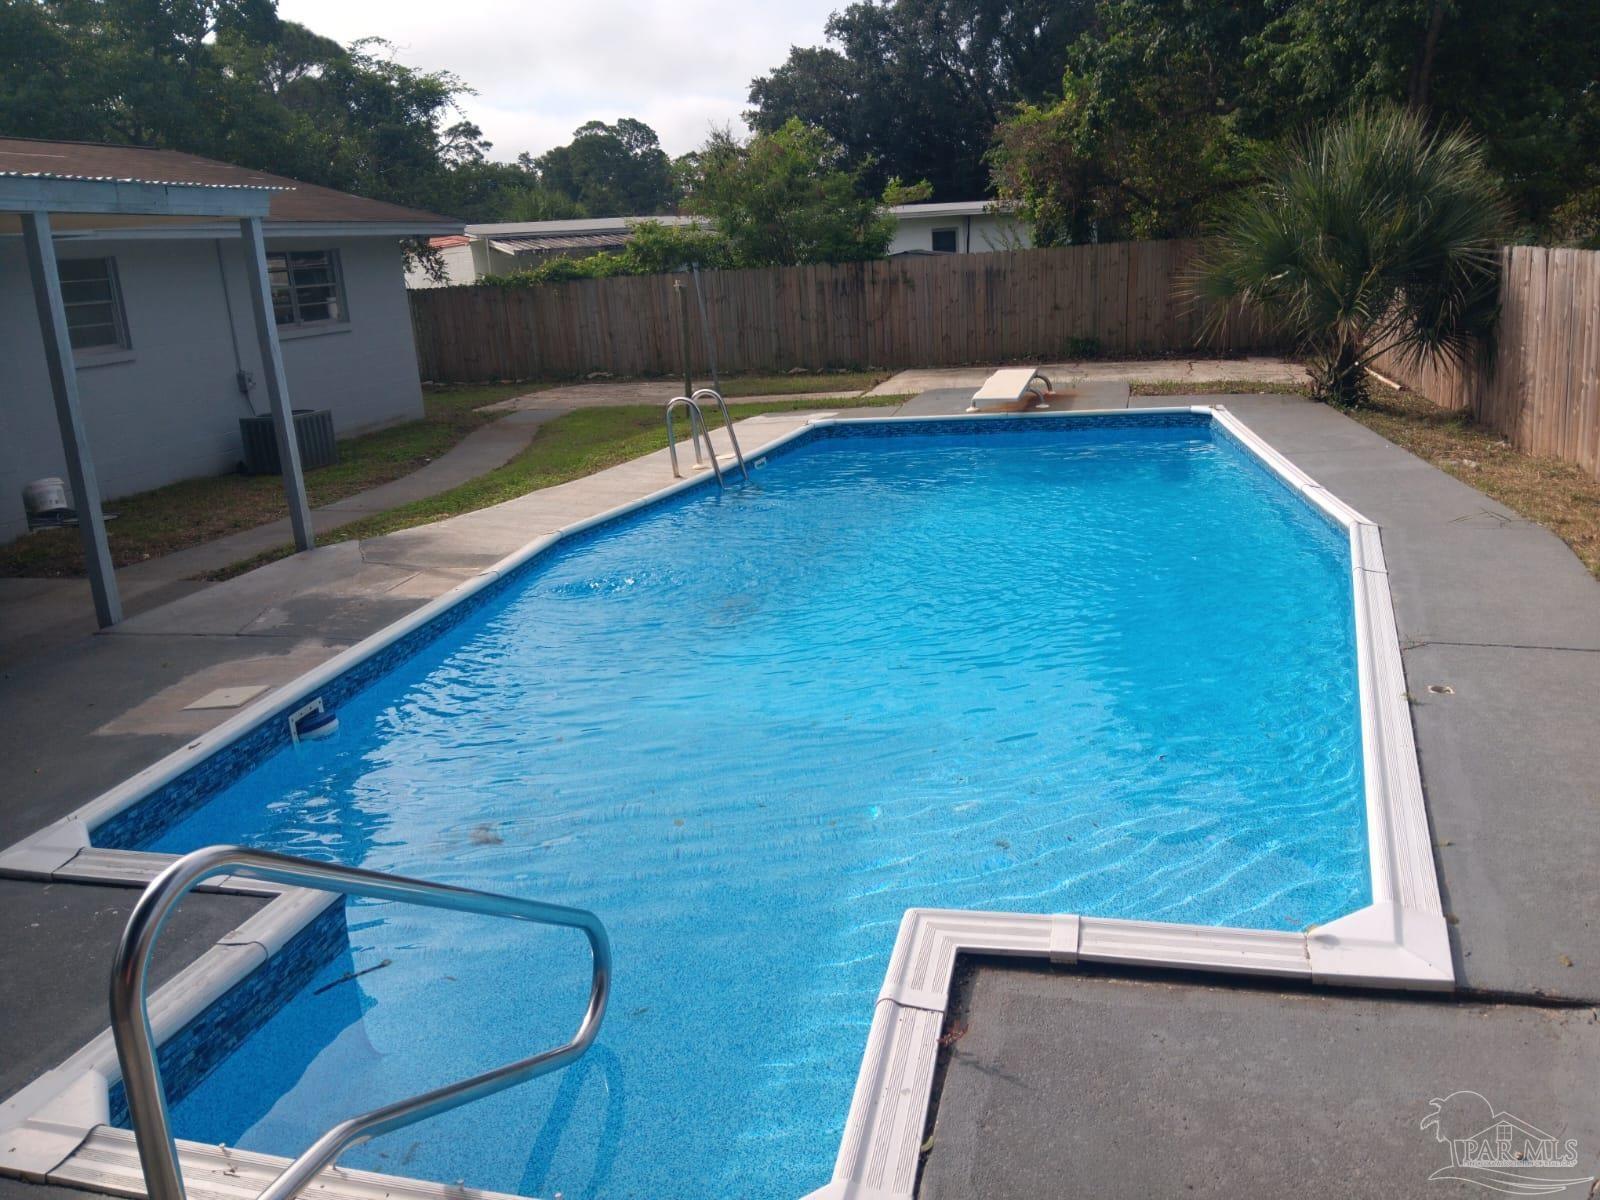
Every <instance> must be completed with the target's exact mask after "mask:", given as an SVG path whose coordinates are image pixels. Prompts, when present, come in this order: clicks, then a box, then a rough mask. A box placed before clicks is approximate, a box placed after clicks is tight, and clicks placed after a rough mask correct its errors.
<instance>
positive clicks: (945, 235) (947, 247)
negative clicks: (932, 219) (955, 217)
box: [933, 229, 958, 254]
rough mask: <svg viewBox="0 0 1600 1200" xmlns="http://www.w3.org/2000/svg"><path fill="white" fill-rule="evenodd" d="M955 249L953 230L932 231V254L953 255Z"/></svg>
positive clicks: (954, 232)
mask: <svg viewBox="0 0 1600 1200" xmlns="http://www.w3.org/2000/svg"><path fill="white" fill-rule="evenodd" d="M957 249H958V246H957V243H956V231H955V230H954V229H935V230H934V231H933V252H934V253H935V254H954V253H955V252H956V250H957Z"/></svg>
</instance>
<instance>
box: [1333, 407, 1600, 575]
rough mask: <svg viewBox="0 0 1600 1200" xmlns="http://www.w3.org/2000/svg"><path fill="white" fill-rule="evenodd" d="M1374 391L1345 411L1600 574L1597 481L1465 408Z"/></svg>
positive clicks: (1599, 514)
mask: <svg viewBox="0 0 1600 1200" xmlns="http://www.w3.org/2000/svg"><path fill="white" fill-rule="evenodd" d="M1373 393H1374V394H1373V396H1372V398H1371V399H1370V400H1369V401H1368V402H1367V403H1366V404H1365V405H1363V406H1362V407H1360V408H1356V409H1350V410H1346V415H1347V416H1349V417H1350V418H1352V419H1353V420H1356V421H1359V422H1361V424H1363V425H1365V426H1366V427H1367V428H1368V429H1371V430H1373V431H1374V432H1375V433H1380V434H1382V435H1383V436H1384V437H1386V438H1388V439H1389V440H1390V441H1391V442H1393V443H1395V445H1397V446H1401V447H1403V448H1404V449H1406V450H1409V451H1411V453H1413V454H1415V455H1416V456H1417V457H1418V458H1420V459H1422V460H1424V461H1425V462H1428V463H1431V464H1432V465H1433V466H1436V467H1438V468H1439V469H1440V470H1441V471H1446V472H1448V473H1449V474H1451V475H1454V476H1455V477H1456V478H1457V479H1459V480H1461V481H1462V482H1463V483H1466V484H1469V485H1471V486H1472V487H1475V488H1477V489H1478V490H1479V491H1480V492H1482V493H1484V495H1486V496H1492V497H1493V498H1494V499H1496V500H1498V501H1500V503H1501V504H1504V505H1505V506H1506V507H1507V508H1510V509H1513V510H1515V511H1516V512H1517V513H1519V514H1521V515H1522V516H1524V517H1526V518H1527V519H1528V520H1530V521H1533V522H1535V523H1537V524H1539V525H1543V526H1544V527H1545V528H1546V529H1548V530H1550V532H1552V533H1554V534H1555V535H1556V536H1557V537H1559V538H1561V540H1562V541H1564V542H1566V543H1567V545H1569V546H1571V547H1572V552H1573V553H1574V554H1576V555H1577V556H1578V557H1579V559H1581V560H1582V561H1583V564H1584V566H1586V567H1588V568H1589V570H1590V571H1592V572H1593V573H1594V574H1595V576H1596V577H1600V480H1596V479H1594V478H1593V477H1592V476H1589V475H1587V474H1585V473H1584V472H1583V471H1582V470H1580V469H1579V468H1578V467H1577V466H1576V465H1574V464H1572V463H1564V462H1559V461H1557V460H1556V459H1553V458H1535V457H1533V456H1532V455H1529V454H1524V453H1522V452H1521V451H1520V450H1516V449H1514V448H1513V447H1512V445H1511V443H1510V442H1508V441H1506V439H1505V438H1503V437H1501V436H1500V435H1499V434H1497V433H1494V432H1492V431H1490V430H1488V429H1485V428H1484V427H1483V426H1482V425H1479V424H1478V423H1477V422H1476V421H1474V420H1473V419H1472V418H1471V416H1469V415H1468V414H1467V413H1464V412H1452V411H1450V410H1448V409H1443V408H1439V407H1438V406H1437V405H1435V404H1433V403H1432V402H1431V401H1430V400H1428V399H1427V398H1425V397H1423V396H1418V395H1416V394H1415V393H1413V392H1410V391H1400V392H1393V391H1389V390H1387V389H1383V388H1374V389H1373Z"/></svg>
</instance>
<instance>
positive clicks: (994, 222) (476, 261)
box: [406, 200, 1033, 288]
mask: <svg viewBox="0 0 1600 1200" xmlns="http://www.w3.org/2000/svg"><path fill="white" fill-rule="evenodd" d="M889 214H890V215H891V216H893V217H894V219H895V220H896V222H898V228H897V229H896V230H895V235H894V240H893V241H892V242H891V243H890V244H889V251H888V252H889V254H890V255H895V254H987V253H989V252H991V251H995V250H1025V249H1027V248H1029V247H1030V246H1032V245H1033V240H1032V239H1031V238H1030V237H1029V236H1028V227H1027V225H1025V224H1024V223H1023V222H1022V221H1020V220H1018V219H1017V218H1016V217H1014V216H1012V215H1011V214H1010V213H1007V212H1001V211H998V210H997V209H996V208H995V205H994V202H993V201H992V200H962V201H958V202H954V203H949V204H900V205H896V206H895V207H893V208H891V209H889ZM637 221H660V222H662V223H663V224H667V225H691V224H694V221H695V218H693V217H670V216H669V217H581V218H578V219H577V220H570V221H511V222H502V223H499V224H490V225H468V226H467V227H466V234H465V236H463V237H443V238H434V239H433V247H434V249H435V250H437V251H438V252H439V256H440V258H441V259H442V260H443V262H444V268H445V278H444V279H442V280H434V279H430V278H428V276H427V275H425V274H424V273H423V272H421V271H420V270H417V269H416V268H415V267H413V268H412V270H411V271H410V273H409V274H408V275H407V276H406V286H407V287H414V288H426V287H442V286H446V285H450V284H462V283H476V282H477V281H478V280H480V279H483V278H484V277H486V276H489V275H509V274H511V273H512V272H513V271H525V270H527V269H528V268H530V267H533V266H536V265H537V264H539V263H541V262H543V261H544V260H545V259H547V258H555V257H558V256H561V257H570V258H581V257H584V256H587V255H590V254H598V253H600V252H601V251H612V252H615V251H617V250H621V249H622V247H624V246H626V245H627V244H628V239H629V237H630V236H631V235H630V233H629V231H628V226H629V224H630V223H632V222H637Z"/></svg>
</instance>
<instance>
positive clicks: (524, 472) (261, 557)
mask: <svg viewBox="0 0 1600 1200" xmlns="http://www.w3.org/2000/svg"><path fill="white" fill-rule="evenodd" d="M909 399H910V396H909V395H905V396H872V397H861V398H860V399H857V400H854V401H852V402H851V405H850V407H853V408H866V407H872V408H878V407H890V406H897V405H900V404H904V403H905V402H906V401H907V400H909ZM818 407H819V404H818V402H817V401H815V400H774V401H767V402H763V403H757V404H730V405H729V406H728V411H729V415H730V416H732V417H733V419H734V420H735V421H739V420H743V419H744V418H745V417H753V416H755V415H757V414H758V413H770V412H797V411H804V410H807V409H816V408H818ZM820 407H822V408H824V409H825V408H826V407H827V406H826V405H825V404H823V405H821V406H820ZM706 424H707V425H709V426H710V427H711V428H712V429H716V428H719V427H720V426H721V424H722V414H721V413H718V412H715V411H713V412H708V413H706ZM662 438H663V429H662V414H661V406H660V405H659V404H629V405H619V406H617V407H611V408H586V409H579V410H577V411H576V412H570V413H566V414H565V415H563V416H560V417H557V418H556V419H555V420H553V421H550V422H549V423H548V424H546V425H544V426H541V427H540V429H539V432H538V433H537V434H536V435H535V436H534V439H533V441H532V442H530V443H529V444H528V447H527V449H525V450H523V451H522V452H521V453H520V454H518V455H517V456H516V457H515V458H513V459H512V460H511V461H510V462H508V463H506V464H505V465H504V466H503V467H499V468H497V469H495V470H493V471H490V472H488V473H487V474H484V475H480V476H478V478H476V479H473V480H470V481H468V482H467V483H464V484H462V485H461V486H459V487H455V488H451V489H450V490H449V491H447V492H441V493H440V494H439V495H437V496H429V497H427V498H426V499H423V500H417V501H414V502H412V503H410V504H403V505H401V506H399V507H398V508H391V509H389V510H388V511H386V512H381V513H374V514H373V515H372V516H370V517H364V518H362V519H361V520H359V521H354V522H352V523H350V524H349V525H343V526H341V527H340V528H338V529H335V530H331V531H330V532H328V533H327V534H324V535H323V536H322V537H321V538H319V544H323V545H327V544H330V543H333V542H344V541H349V540H351V539H356V538H371V537H379V536H381V535H383V534H386V533H395V532H397V531H398V530H401V529H411V528H413V527H414V526H417V525H427V524H431V523H432V522H434V521H442V520H444V519H445V518H446V517H454V516H459V515H460V514H461V513H467V512H474V511H476V510H478V509H480V508H488V507H490V506H491V505H494V504H500V503H503V502H504V501H506V500H514V499H516V498H517V497H518V496H525V495H527V494H528V493H529V492H534V491H538V490H539V489H540V488H547V487H554V486H555V485H556V484H558V483H566V482H568V481H569V480H573V479H578V478H581V477H582V476H584V475H592V474H594V473H595V472H596V471H603V470H605V469H606V468H607V467H614V466H616V465H617V464H619V463H625V462H627V461H629V460H630V459H634V458H638V457H639V456H641V455H644V454H649V453H650V452H651V451H654V450H659V449H661V445H662ZM293 551H294V547H293V546H292V545H288V544H285V545H283V546H279V547H277V548H276V549H273V550H269V551H266V552H264V553H262V554H258V555H256V556H254V557H253V558H249V559H246V560H244V561H243V562H238V563H234V564H233V565H232V566H230V567H226V568H224V569H223V570H220V571H217V572H214V573H213V574H211V575H208V576H206V578H208V579H231V578H233V577H234V576H235V575H242V574H243V573H244V572H246V571H249V570H253V569H254V568H256V567H259V566H261V565H262V564H264V563H268V562H272V561H273V560H275V559H279V558H283V557H285V556H287V555H289V554H291V553H293Z"/></svg>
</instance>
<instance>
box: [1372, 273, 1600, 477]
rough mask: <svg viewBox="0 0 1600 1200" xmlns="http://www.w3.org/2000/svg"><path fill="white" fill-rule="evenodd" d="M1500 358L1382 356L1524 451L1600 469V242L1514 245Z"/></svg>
mask: <svg viewBox="0 0 1600 1200" xmlns="http://www.w3.org/2000/svg"><path fill="white" fill-rule="evenodd" d="M1501 265H1502V269H1503V272H1504V273H1503V276H1502V281H1501V292H1500V323H1499V326H1498V328H1497V330H1496V338H1495V341H1496V346H1495V356H1494V365H1493V367H1492V368H1489V369H1485V368H1482V367H1479V366H1473V365H1469V366H1466V367H1449V366H1421V367H1416V366H1407V365H1406V364H1404V363H1402V362H1401V361H1400V360H1399V359H1398V358H1396V357H1395V356H1394V355H1392V354H1391V355H1386V356H1384V357H1383V358H1381V359H1380V360H1379V362H1378V364H1377V366H1378V369H1379V370H1380V371H1382V372H1383V373H1384V374H1385V375H1388V376H1391V377H1392V378H1395V379H1398V380H1399V381H1400V382H1402V383H1404V384H1406V385H1407V386H1408V387H1410V388H1412V389H1414V390H1415V391H1418V392H1420V393H1422V394H1423V395H1424V396H1426V397H1428V399H1430V400H1432V401H1433V402H1434V403H1435V404H1438V405H1440V406H1441V407H1444V408H1451V409H1466V410H1468V411H1470V412H1471V413H1472V415H1473V416H1474V417H1475V418H1476V419H1477V420H1479V421H1481V422H1482V423H1483V424H1485V425H1487V426H1488V427H1489V428H1490V429H1493V430H1494V431H1495V432H1497V433H1499V434H1501V435H1503V436H1504V437H1505V438H1507V439H1508V440H1509V441H1510V442H1511V444H1512V445H1513V446H1515V447H1516V448H1517V449H1518V450H1522V451H1524V452H1525V453H1528V454H1539V455H1544V456H1547V457H1550V458H1559V459H1564V460H1565V461H1567V462H1574V463H1577V464H1578V466H1580V467H1581V468H1583V470H1585V471H1587V472H1588V473H1589V474H1590V475H1593V476H1595V477H1596V478H1600V251H1594V250H1552V249H1548V248H1546V247H1543V246H1508V247H1506V248H1505V249H1504V250H1503V251H1502V252H1501Z"/></svg>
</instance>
